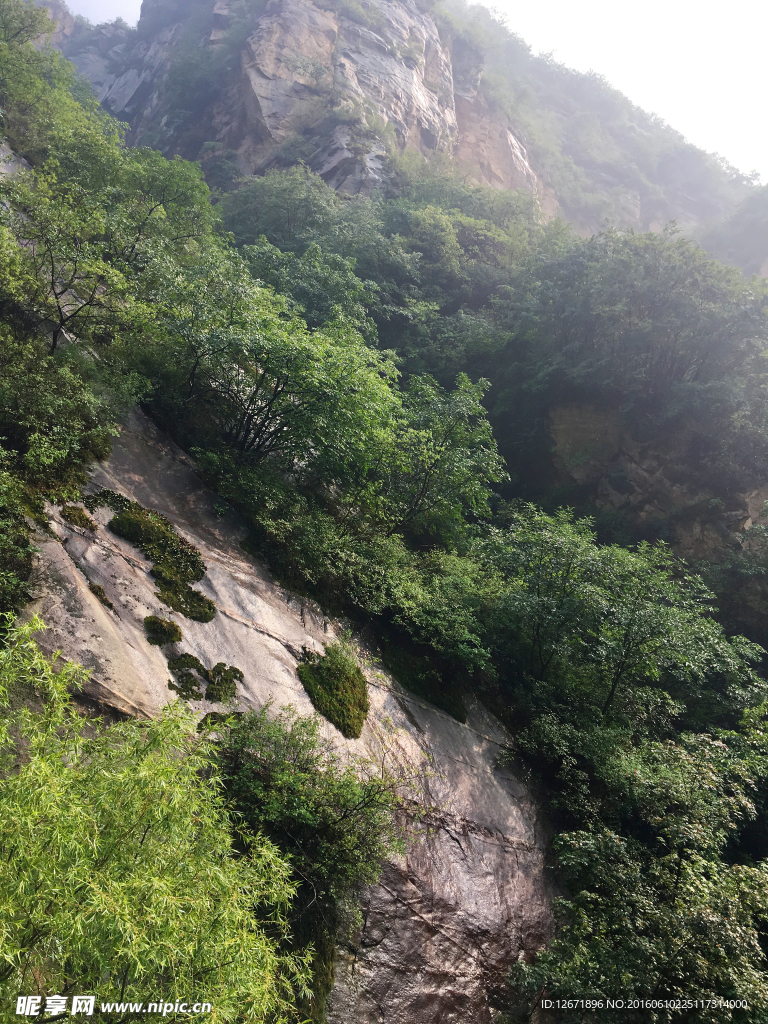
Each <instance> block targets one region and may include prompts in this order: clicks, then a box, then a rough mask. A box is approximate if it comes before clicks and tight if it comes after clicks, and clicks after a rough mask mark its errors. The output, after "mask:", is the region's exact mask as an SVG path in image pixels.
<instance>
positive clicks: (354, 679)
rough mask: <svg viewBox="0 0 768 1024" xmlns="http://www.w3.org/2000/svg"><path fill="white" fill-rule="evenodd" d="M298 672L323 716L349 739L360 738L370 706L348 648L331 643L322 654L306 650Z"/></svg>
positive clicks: (363, 677) (363, 678)
mask: <svg viewBox="0 0 768 1024" xmlns="http://www.w3.org/2000/svg"><path fill="white" fill-rule="evenodd" d="M298 673H299V679H301V681H302V683H303V684H304V689H305V690H306V691H307V694H308V696H309V699H310V700H311V701H312V703H313V705H314V706H315V708H316V709H317V710H318V711H319V712H320V714H321V715H323V716H324V717H325V718H327V719H328V721H329V722H332V723H333V724H334V725H335V726H336V728H337V729H338V730H339V732H341V733H342V734H343V735H344V736H346V737H347V739H357V737H358V736H359V735H360V733H361V732H362V731H363V724H364V722H365V719H366V716H367V715H368V710H369V708H370V704H369V702H368V683H367V682H366V679H365V676H364V675H363V673H362V671H361V669H360V666H359V665H358V664H357V662H356V661H355V658H354V656H353V654H352V652H351V651H350V649H349V647H348V646H347V645H346V644H343V643H331V644H328V646H327V647H326V649H325V654H323V655H319V654H315V653H313V652H312V651H308V650H307V649H306V648H304V660H303V663H302V664H300V665H299V667H298Z"/></svg>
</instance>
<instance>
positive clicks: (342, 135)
mask: <svg viewBox="0 0 768 1024" xmlns="http://www.w3.org/2000/svg"><path fill="white" fill-rule="evenodd" d="M47 6H48V7H49V9H50V10H51V13H52V15H53V16H54V18H55V19H56V21H57V25H58V28H57V31H56V34H55V36H54V40H53V42H54V45H55V46H57V48H59V49H61V50H62V52H63V53H64V54H65V55H66V56H67V57H69V58H70V59H71V60H72V61H73V62H74V63H75V65H76V66H77V67H78V69H79V70H80V72H81V73H82V74H83V75H84V76H85V77H86V78H87V79H88V80H89V81H90V82H91V84H92V85H93V88H94V90H95V92H96V94H97V96H98V98H99V100H100V101H101V102H102V103H103V105H104V107H105V108H106V109H107V110H108V111H109V112H110V113H111V114H113V115H114V116H115V117H117V118H119V119H120V120H122V121H124V122H125V123H126V124H127V125H128V139H129V142H130V143H131V144H137V145H149V146H152V147H154V148H158V149H160V150H161V151H162V152H163V153H164V154H165V155H175V154H179V155H181V156H184V157H185V158H187V159H197V160H200V161H201V163H202V165H203V167H204V169H205V170H206V172H207V176H208V177H209V183H211V184H213V185H214V186H219V187H222V186H223V187H225V188H229V187H233V185H234V181H235V179H236V177H237V175H239V174H246V175H248V174H254V173H256V174H258V173H262V172H263V171H264V170H266V169H268V168H270V167H280V166H290V165H291V164H293V163H296V162H297V161H299V160H301V161H303V162H305V163H306V164H307V165H308V166H309V167H310V168H311V169H312V170H314V171H316V172H317V173H319V174H320V176H321V177H322V178H323V179H324V180H325V181H326V182H327V183H329V184H331V185H332V186H333V187H334V188H336V189H339V190H341V191H343V192H347V193H351V194H358V193H364V194H370V192H371V191H373V190H375V189H378V188H381V187H384V186H385V185H386V182H387V179H388V178H389V177H390V176H391V174H392V171H393V167H394V166H395V165H396V164H397V161H398V159H402V158H403V155H404V154H405V156H406V159H408V158H410V159H418V158H422V159H423V158H426V159H428V160H434V159H443V160H448V161H449V162H451V163H452V164H453V166H454V167H455V169H456V171H457V172H458V173H459V174H460V175H463V176H464V177H465V178H466V180H468V181H470V182H472V183H477V184H485V185H491V186H492V187H495V188H501V189H523V190H525V191H527V192H529V193H531V194H533V195H535V196H536V198H537V200H538V202H539V204H540V206H541V208H542V210H543V212H544V214H545V216H547V217H552V216H555V215H558V214H559V215H560V216H563V217H564V218H565V219H567V220H568V221H570V222H571V223H573V224H574V225H575V227H576V229H577V230H578V231H579V232H580V233H586V234H589V233H594V232H595V231H597V230H600V229H601V228H602V227H603V226H604V224H605V223H606V221H608V222H610V223H612V224H613V225H614V226H617V227H620V228H630V229H635V230H660V229H661V228H662V227H663V226H664V224H665V223H667V222H668V221H670V220H676V221H677V222H678V224H679V226H680V227H681V228H682V229H683V230H685V231H687V232H690V233H695V234H697V235H700V234H702V233H703V232H705V231H712V230H713V229H714V228H715V226H716V225H718V224H720V222H722V221H724V220H725V219H726V218H729V217H731V216H732V215H733V214H734V213H735V211H736V210H737V208H738V207H739V205H740V204H741V203H742V202H743V201H744V200H746V199H747V198H748V197H749V196H751V195H754V194H755V192H756V187H755V185H754V183H753V182H752V181H751V179H750V178H748V177H746V176H744V175H742V174H740V173H739V172H738V171H737V170H736V169H735V168H733V167H730V166H729V165H727V164H726V163H725V162H724V161H722V160H720V159H719V158H717V157H714V156H712V155H710V154H706V153H703V152H702V151H701V150H699V149H697V148H696V147H695V146H692V145H691V144H689V143H687V142H686V141H685V140H684V139H683V137H682V136H681V135H680V134H679V133H678V132H676V131H675V130H674V129H672V128H670V127H669V126H668V125H666V124H664V122H662V121H661V120H660V119H659V118H657V117H655V116H654V115H649V114H647V113H645V112H644V111H642V110H640V108H638V107H636V106H635V105H634V104H632V103H631V102H630V101H629V100H627V99H626V98H625V97H624V96H622V95H621V94H620V93H619V92H618V91H617V90H615V89H613V88H612V87H611V86H610V85H608V84H607V83H606V82H605V81H604V80H603V79H601V78H600V77H599V76H597V75H593V74H587V75H585V74H581V73H578V72H574V71H572V70H570V69H568V68H565V67H563V66H561V65H558V64H557V63H555V62H554V61H552V60H551V59H549V58H543V57H536V56H534V55H533V54H532V53H531V51H530V48H529V47H528V46H527V45H526V44H525V43H524V42H523V41H522V40H521V39H519V37H517V36H515V35H514V34H513V33H512V32H511V31H509V30H508V29H506V28H505V27H504V26H502V25H501V24H500V23H498V22H495V21H494V20H493V16H492V15H491V14H490V13H489V12H487V11H485V10H484V9H483V8H481V7H479V6H475V7H471V8H470V7H467V6H465V5H462V4H461V2H460V0H451V2H450V3H449V4H448V5H444V6H443V5H441V6H430V5H429V4H427V3H419V4H417V3H416V2H414V0H403V2H400V0H395V2H388V0H366V2H365V3H364V4H362V5H361V4H359V3H357V2H356V0H344V2H341V0H335V2H334V3H330V2H326V3H325V4H323V3H320V2H318V3H314V2H312V0H268V2H264V0H250V2H246V0H216V2H215V3H214V2H213V0H198V2H196V3H193V4H191V5H189V6H188V7H187V8H185V9H184V13H183V15H182V8H181V7H180V6H179V5H178V4H174V3H173V2H171V0H154V2H153V3H149V2H148V0H145V3H144V4H143V6H142V14H141V18H140V20H139V22H138V25H137V26H136V28H135V29H131V28H129V27H128V26H127V25H125V24H124V23H120V22H119V21H118V22H114V23H112V24H104V25H99V26H91V25H89V24H88V23H87V22H85V21H84V20H83V19H80V18H78V19H75V18H72V16H71V15H70V14H69V12H68V11H67V10H66V8H65V7H64V5H63V3H62V2H61V0H51V2H49V3H48V4H47Z"/></svg>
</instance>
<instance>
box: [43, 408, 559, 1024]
mask: <svg viewBox="0 0 768 1024" xmlns="http://www.w3.org/2000/svg"><path fill="white" fill-rule="evenodd" d="M91 487H92V488H100V487H108V488H111V489H114V490H117V491H119V492H121V493H123V494H125V495H126V496H128V497H130V498H133V499H135V500H137V501H139V502H140V503H141V504H142V505H144V506H146V507H149V508H152V509H155V510H157V511H159V512H162V513H163V514H164V515H166V516H167V517H168V518H169V519H170V520H171V521H172V522H173V524H174V526H175V527H176V529H177V530H178V531H179V532H180V533H181V534H182V535H183V536H186V537H187V538H188V539H189V540H190V541H191V542H192V543H193V544H195V545H196V546H197V547H198V548H199V550H200V551H201V553H202V556H203V558H204V560H205V562H206V565H207V567H208V571H207V574H206V576H205V578H204V579H203V580H202V581H201V583H199V584H197V586H198V587H199V589H200V590H201V591H203V592H204V593H205V594H206V595H207V596H208V597H210V598H212V599H213V600H214V601H215V602H216V606H217V609H218V610H217V614H216V617H215V618H214V619H213V621H212V622H210V623H198V622H191V621H190V620H188V619H185V618H184V617H183V616H181V615H178V614H176V613H174V612H172V611H171V610H170V609H168V608H166V607H165V606H163V605H161V603H160V602H159V600H158V599H157V597H156V596H155V586H154V581H153V580H152V578H151V577H150V576H149V568H150V565H149V563H148V562H147V560H146V559H145V558H144V556H143V555H142V554H141V552H139V551H138V550H137V549H136V548H135V547H133V545H131V544H129V543H128V542H126V541H124V540H122V539H121V538H119V537H116V536H115V535H114V534H112V533H110V532H109V530H107V529H106V528H105V524H106V522H107V521H108V519H109V517H110V516H111V512H109V511H108V510H106V509H104V510H100V511H98V512H97V513H96V516H95V518H96V519H97V520H98V522H99V524H100V525H99V528H98V530H97V532H96V534H95V535H94V534H92V533H90V532H89V531H87V530H83V529H79V528H76V527H72V526H70V525H69V524H68V523H67V522H65V521H64V520H63V519H62V518H61V516H60V514H59V511H58V510H57V509H53V508H51V509H50V513H49V514H50V528H51V531H52V534H51V535H48V536H41V537H40V538H39V547H40V555H39V556H38V560H37V565H36V569H35V577H34V583H35V586H36V588H37V598H36V600H35V602H34V604H33V605H32V606H31V607H30V609H29V613H30V614H31V613H32V612H38V613H39V614H40V615H42V617H43V618H44V620H45V621H46V623H47V625H48V629H47V630H46V631H45V632H44V633H42V634H41V635H40V643H41V646H43V647H44V649H46V650H48V651H52V650H54V649H60V650H62V651H63V654H64V656H65V657H67V658H69V659H75V660H78V661H80V662H82V663H83V664H85V665H86V666H87V667H89V668H90V669H91V678H90V681H89V682H88V684H87V686H86V693H85V697H86V698H87V699H88V700H90V701H92V702H95V703H96V704H97V706H98V707H99V708H100V709H102V710H104V711H106V712H107V713H109V712H112V711H114V712H119V713H123V714H131V715H139V716H149V715H152V714H155V713H156V712H157V710H158V709H159V708H160V707H161V706H162V705H163V704H164V703H166V702H167V701H168V700H169V699H171V698H172V697H174V694H173V693H171V692H170V691H169V690H168V688H167V681H168V677H169V674H168V671H167V667H166V665H165V657H164V654H163V653H161V651H160V650H159V649H158V648H157V647H152V646H151V645H150V644H148V643H147V641H146V639H145V635H144V629H143V618H144V616H145V615H149V614H160V615H162V616H163V617H166V618H172V619H175V620H176V621H177V622H178V623H179V625H180V627H181V629H182V632H183V635H184V639H183V641H182V642H181V643H180V644H178V645H176V648H175V650H176V651H177V652H179V653H180V652H181V651H188V652H191V653H193V654H195V655H197V656H198V657H199V658H200V659H201V661H203V662H204V663H205V664H206V665H208V666H211V665H213V664H215V663H216V662H218V661H224V662H226V663H228V664H232V665H236V666H237V667H239V668H240V669H242V671H243V672H244V676H245V678H244V680H243V682H242V684H238V702H239V704H240V705H241V706H244V707H258V706H261V705H262V704H263V703H264V702H265V701H267V700H269V699H274V701H275V703H276V705H278V706H280V705H287V704H292V705H294V706H295V707H296V708H297V709H298V711H299V712H301V713H303V714H308V713H310V712H311V711H312V706H311V704H310V702H309V700H308V698H307V696H306V694H305V692H304V690H303V687H302V685H301V682H300V681H299V679H298V676H297V674H296V665H297V658H298V656H299V655H300V653H301V648H302V647H304V646H306V647H310V648H313V649H315V650H320V649H321V648H322V645H323V642H324V641H326V640H328V639H329V638H330V637H332V636H333V635H334V630H335V625H334V623H332V622H330V621H328V619H326V618H324V617H323V615H322V613H321V611H320V610H319V609H317V608H315V607H313V606H310V604H309V603H308V602H306V601H302V600H301V599H299V598H297V597H295V596H294V595H292V594H290V593H289V592H287V591H285V590H283V589H282V588H281V587H279V586H277V585H276V584H275V582H274V581H273V580H272V579H271V578H270V576H269V574H268V572H267V571H266V569H265V568H264V567H263V566H261V565H259V564H258V563H257V562H256V561H255V560H254V559H252V558H251V557H250V556H249V555H247V554H246V553H245V552H244V551H243V549H242V548H241V547H240V546H239V541H240V540H241V539H242V538H243V537H244V536H245V534H246V528H245V524H244V523H243V522H242V521H241V520H240V519H239V518H238V517H237V516H236V515H235V514H234V513H231V512H224V513H223V514H217V513H221V512H222V510H221V508H217V506H216V500H215V498H214V496H213V495H212V494H211V493H210V492H209V491H207V490H206V489H205V488H204V487H203V486H202V484H201V481H200V479H199V478H198V476H197V474H196V472H195V468H194V465H193V464H192V462H191V461H190V460H189V458H188V457H187V456H186V455H184V454H183V453H182V452H181V451H180V450H179V449H178V448H176V447H175V446H174V445H173V444H172V443H170V442H169V441H168V440H167V439H166V438H164V437H163V436H162V435H161V434H160V433H159V432H158V431H157V430H156V429H155V427H154V426H153V425H152V424H151V423H150V422H149V421H148V420H146V419H145V418H144V417H143V416H140V415H138V414H134V415H133V416H132V418H131V420H130V422H129V423H128V424H127V425H126V426H125V427H124V429H123V431H122V434H121V436H120V438H119V439H118V440H117V442H116V444H115V448H114V453H113V455H112V457H111V458H110V459H109V461H108V462H107V463H106V464H104V465H102V466H99V467H97V468H96V470H95V471H94V473H93V475H92V478H91ZM89 582H90V583H93V584H98V585H101V586H103V587H104V591H105V592H106V594H107V597H108V598H109V600H110V601H111V602H112V604H113V605H114V610H110V609H108V608H106V607H105V606H104V605H102V604H101V603H100V601H99V600H98V599H97V597H96V596H95V595H94V594H93V593H92V592H91V590H90V589H89V586H88V584H89ZM364 664H365V669H366V674H367V677H368V680H369V691H370V700H371V712H370V714H369V717H368V721H367V723H366V725H365V728H364V730H363V734H362V736H361V738H360V740H357V741H350V740H345V739H344V738H343V737H342V736H341V734H340V733H338V731H337V730H336V729H335V728H334V727H333V726H332V725H330V724H328V723H326V724H325V726H324V730H325V733H326V735H327V736H328V737H329V738H332V739H333V741H334V742H335V743H336V744H337V745H338V746H339V748H340V749H342V750H349V751H351V752H355V753H357V754H362V755H370V756H375V757H376V758H377V759H380V758H382V757H385V758H389V759H390V760H391V761H394V762H396V763H397V764H398V765H399V766H400V767H401V768H403V769H405V771H406V772H407V773H408V774H409V775H410V776H411V777H412V778H413V779H414V780H415V781H414V784H413V789H412V792H411V798H412V799H414V800H415V801H417V802H418V803H419V804H420V805H421V806H422V808H423V811H424V816H423V820H422V821H421V822H420V823H417V824H415V825H414V826H413V827H412V830H411V838H410V841H409V843H408V848H407V850H406V853H405V854H404V856H402V857H401V858H399V859H397V860H394V861H392V862H391V863H389V864H387V865H386V866H385V869H384V872H383V875H382V879H381V882H380V883H379V884H378V885H376V886H374V887H372V888H371V889H370V890H369V891H368V893H367V894H366V899H365V907H364V924H363V927H362V930H361V932H360V934H359V935H357V936H355V937H354V938H353V940H352V941H351V942H349V943H347V944H346V945H345V946H344V947H343V948H342V949H340V951H339V960H338V968H337V982H336V986H335V988H334V991H333V993H332V996H331V1001H330V1010H329V1022H330V1024H342V1022H343V1024H352V1022H354V1024H367V1022H377V1024H378V1022H386V1024H449V1022H452V1021H459V1020H461V1021H462V1022H464V1024H487V1022H490V1021H491V1020H492V1019H493V1012H492V1009H491V1004H492V1002H493V995H494V992H495V991H496V990H497V989H498V987H499V985H500V983H501V981H502V980H503V977H504V974H505V973H506V970H507V969H508V967H509V965H510V963H511V962H512V961H513V960H515V959H516V958H517V957H519V956H522V955H525V954H530V953H531V952H532V951H533V950H535V949H536V948H538V947H539V946H541V945H542V943H543V942H545V941H546V939H547V937H548V935H549V934H550V930H551V920H550V912H549V897H548V890H547V883H546V879H545V868H544V853H543V850H544V840H543V838H542V833H541V826H540V824H539V823H538V821H537V813H536V808H535V806H534V804H533V802H532V800H531V798H530V796H529V794H528V793H527V791H526V789H525V787H524V786H522V785H521V784H520V782H519V781H518V780H516V779H515V778H514V777H513V776H512V775H511V774H510V773H509V772H507V771H500V770H498V769H497V768H496V767H495V761H496V758H497V755H498V752H499V750H500V749H501V745H502V744H503V743H504V741H505V734H504V730H503V729H502V728H501V726H500V725H499V724H498V722H496V721H495V719H494V718H493V717H492V716H491V715H489V714H488V712H486V711H485V710H484V709H483V708H482V707H481V706H480V705H479V704H474V705H473V706H472V707H471V708H470V709H469V710H470V714H469V719H468V722H467V724H466V725H461V724H459V723H458V722H456V721H455V720H454V719H452V718H450V717H449V716H448V715H446V714H444V713H443V712H441V711H439V710H437V709H436V708H434V707H432V706H430V705H428V704H426V703H425V702H423V701H421V700H418V699H417V698H415V697H413V696H412V695H410V694H408V693H407V692H405V691H404V690H402V688H401V687H399V686H398V685H397V683H395V682H394V681H393V680H392V679H391V678H390V677H388V676H387V675H386V674H385V673H384V672H382V671H380V670H379V669H378V668H377V667H376V666H375V664H373V663H365V662H364ZM193 706H195V707H197V708H199V710H200V711H201V712H202V711H206V710H215V709H216V705H211V704H208V703H207V702H206V701H199V702H197V703H196V704H194V705H193Z"/></svg>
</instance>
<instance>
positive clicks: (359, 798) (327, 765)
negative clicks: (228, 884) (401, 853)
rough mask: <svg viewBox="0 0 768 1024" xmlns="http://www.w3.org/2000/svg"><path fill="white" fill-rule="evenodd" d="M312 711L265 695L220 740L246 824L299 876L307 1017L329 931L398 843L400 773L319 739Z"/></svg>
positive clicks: (298, 927) (298, 932) (354, 915)
mask: <svg viewBox="0 0 768 1024" xmlns="http://www.w3.org/2000/svg"><path fill="white" fill-rule="evenodd" d="M319 728H320V719H319V717H317V716H312V717H302V716H299V715H297V714H296V712H295V710H294V709H293V708H283V709H282V710H281V711H280V713H279V714H277V715H274V714H273V713H272V711H271V708H270V706H269V705H267V706H265V707H263V708H262V709H261V710H260V711H258V712H255V711H251V712H248V713H247V714H245V715H243V716H241V717H240V718H239V719H238V720H237V721H236V722H235V723H233V724H232V725H231V726H230V728H229V729H228V730H227V732H226V735H225V737H224V739H223V743H222V746H221V748H220V758H221V770H222V774H223V778H224V780H225V786H226V790H227V793H228V795H229V797H230V798H231V800H232V801H233V805H234V807H235V808H236V809H237V811H238V812H239V814H241V815H242V818H243V820H244V822H245V824H246V825H247V827H248V828H249V829H252V830H253V831H258V832H260V833H263V834H264V835H266V836H268V837H269V838H270V839H271V840H272V841H273V842H274V843H275V844H276V845H277V846H278V847H279V848H280V849H281V850H282V851H284V852H285V853H286V854H288V855H289V857H290V863H291V866H292V871H293V878H294V879H295V882H296V884H297V891H296V895H295V897H294V900H293V904H292V909H291V914H290V919H291V936H292V938H291V943H292V947H293V948H304V947H306V945H307V944H308V943H310V942H311V943H313V944H314V948H315V953H316V956H315V963H314V971H315V984H314V989H315V1002H314V1005H310V1007H309V1009H310V1012H312V1014H313V1018H314V1019H318V1020H321V1019H323V1006H324V1000H325V996H326V995H327V993H328V991H329V990H330V986H331V983H332V981H333V957H334V948H335V943H336V940H337V938H338V937H339V936H341V935H343V934H344V933H345V932H348V931H349V929H350V927H352V926H353V925H354V924H355V923H356V922H357V920H358V918H359V900H360V895H361V892H362V889H363V887H364V886H366V885H369V884H370V883H372V882H375V881H376V880H377V879H378V877H379V874H380V871H381V866H382V863H383V861H384V859H385V858H386V857H387V856H389V855H391V854H392V853H393V852H395V851H398V850H401V849H402V835H401V829H400V827H399V826H398V824H397V821H396V817H395V811H396V810H397V808H398V807H399V804H400V796H399V794H398V789H399V786H400V785H401V784H402V783H403V782H404V780H403V779H402V778H400V777H399V774H398V773H393V771H392V770H391V769H390V768H388V767H385V765H384V761H382V762H381V764H375V763H374V762H372V761H370V760H367V759H364V758H352V759H351V760H350V759H346V758H345V759H343V760H342V758H341V757H340V756H339V755H338V754H337V753H336V752H335V750H334V749H333V746H332V744H331V743H329V742H328V741H326V740H323V739H322V738H321V736H320V732H319Z"/></svg>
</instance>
